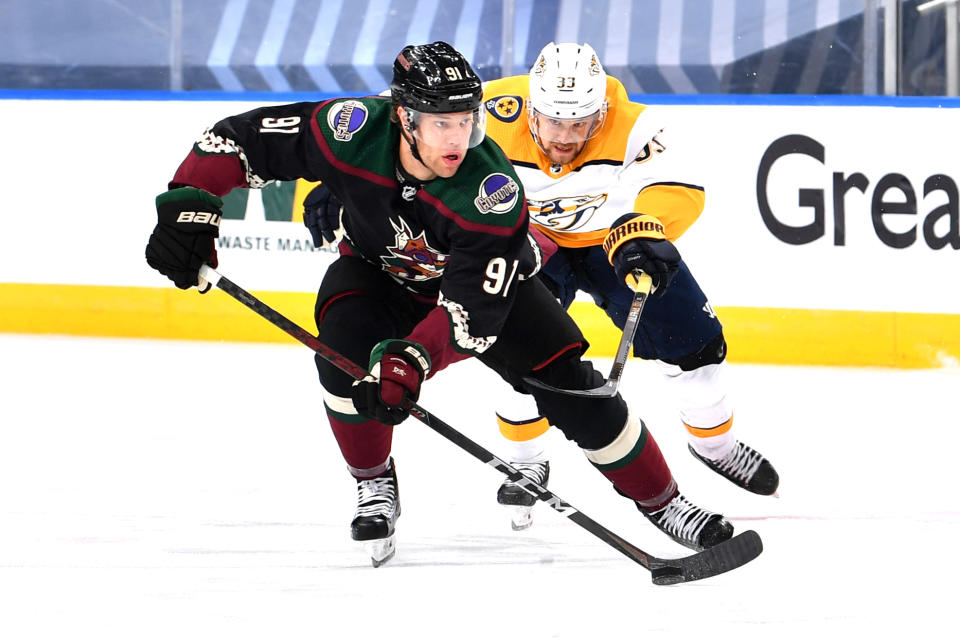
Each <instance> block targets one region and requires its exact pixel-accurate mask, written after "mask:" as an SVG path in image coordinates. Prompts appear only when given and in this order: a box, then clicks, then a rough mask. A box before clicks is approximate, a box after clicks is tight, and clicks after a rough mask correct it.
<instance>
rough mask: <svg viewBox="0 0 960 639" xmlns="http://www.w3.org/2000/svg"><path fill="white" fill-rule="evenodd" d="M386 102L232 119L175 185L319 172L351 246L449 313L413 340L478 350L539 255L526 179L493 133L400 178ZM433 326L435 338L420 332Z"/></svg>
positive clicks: (225, 186)
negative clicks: (447, 166)
mask: <svg viewBox="0 0 960 639" xmlns="http://www.w3.org/2000/svg"><path fill="white" fill-rule="evenodd" d="M390 109H391V105H390V101H389V99H386V98H379V97H368V98H359V99H358V98H342V99H334V100H329V101H326V102H322V103H308V102H302V103H297V104H289V105H283V106H271V107H263V108H259V109H255V110H253V111H250V112H248V113H243V114H240V115H236V116H233V117H229V118H226V119H224V120H222V121H220V122H218V123H217V124H215V125H214V126H213V127H212V128H210V129H208V130H207V131H206V132H204V135H203V137H202V138H201V139H200V140H198V141H197V143H196V144H195V145H194V147H193V150H192V151H191V153H190V155H189V156H188V157H187V159H186V160H184V162H183V164H181V166H180V168H179V169H178V170H177V173H176V175H175V176H174V178H173V181H172V182H171V186H178V185H187V186H194V187H198V188H202V189H205V190H207V191H210V192H211V193H214V194H216V195H224V194H226V193H227V192H229V191H230V190H231V189H232V188H235V187H238V186H240V187H251V188H262V187H263V186H265V185H266V184H268V183H269V182H271V181H274V180H284V181H286V180H295V179H297V178H304V179H307V180H311V181H317V180H322V181H323V182H324V183H326V185H327V186H328V187H329V188H330V190H331V191H332V192H333V193H334V194H335V195H336V196H337V197H338V198H340V200H341V201H342V202H343V206H344V212H343V227H344V231H345V242H346V245H347V249H348V250H349V252H351V253H352V254H354V255H356V256H359V257H362V258H363V259H365V260H366V261H368V262H371V263H373V264H376V265H377V266H378V267H379V268H381V269H382V270H383V271H384V272H386V273H388V274H389V275H390V276H392V277H393V278H395V279H397V280H398V281H400V282H402V283H403V284H404V285H405V286H406V287H407V288H408V289H409V290H410V291H411V292H412V293H415V294H417V295H421V296H426V297H430V298H436V299H437V303H438V305H439V306H440V307H441V308H442V309H444V310H445V319H446V321H443V322H439V321H438V320H437V316H438V314H437V313H436V312H435V313H431V314H430V316H428V318H427V320H424V322H425V323H426V322H428V320H430V321H432V323H429V324H423V325H422V326H420V327H418V329H420V330H414V333H413V334H412V337H411V339H413V337H417V338H419V339H418V340H417V341H421V343H423V342H425V341H426V342H432V343H430V344H427V346H428V349H430V350H431V355H439V353H435V352H433V351H435V350H436V349H437V348H440V347H441V345H440V341H442V342H443V346H447V345H452V346H453V348H454V349H455V350H456V351H458V352H460V353H465V354H473V355H475V354H479V353H482V352H483V351H484V350H486V349H487V348H488V347H489V346H490V345H491V344H492V343H493V342H494V341H495V340H496V337H497V334H498V332H499V331H500V329H501V327H502V325H503V322H504V321H505V319H506V316H507V313H508V312H509V310H510V307H511V304H512V301H513V294H514V292H515V290H516V286H517V281H518V279H524V278H526V277H529V276H530V275H532V274H533V273H534V272H536V270H538V269H539V266H540V263H541V261H542V256H541V253H540V250H539V247H538V246H537V244H536V242H534V241H533V239H532V238H531V237H530V236H529V235H528V233H527V230H528V216H527V206H526V201H525V199H524V194H523V187H522V186H521V184H520V181H519V180H518V179H517V176H516V174H515V173H514V170H513V167H512V166H511V164H510V162H509V160H507V158H506V156H505V155H504V154H503V152H502V151H501V150H500V148H499V147H498V146H497V145H496V144H495V143H493V142H492V141H491V140H489V139H485V140H484V141H483V142H482V143H481V144H480V145H479V146H477V147H475V148H472V149H470V150H469V151H468V152H467V154H466V157H465V158H464V161H463V163H462V164H461V166H460V168H459V170H458V171H457V173H456V175H454V176H453V177H451V178H437V179H434V180H431V181H428V182H425V183H422V184H421V183H417V182H413V181H410V180H405V179H404V178H403V177H402V175H403V174H402V173H401V172H399V171H398V163H399V160H398V148H399V144H400V140H399V135H400V133H399V129H398V128H397V126H396V125H395V124H394V123H392V122H391V121H390ZM437 310H439V309H437ZM431 318H432V319H431ZM428 328H429V330H430V333H431V335H432V339H425V332H426V330H427V329H428ZM440 331H442V332H443V334H440V335H437V333H438V332H440ZM441 359H442V358H441Z"/></svg>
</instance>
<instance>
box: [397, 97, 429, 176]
mask: <svg viewBox="0 0 960 639" xmlns="http://www.w3.org/2000/svg"><path fill="white" fill-rule="evenodd" d="M403 115H404V116H405V117H406V118H407V122H408V123H409V122H410V114H408V113H407V112H406V109H404V113H403ZM407 133H410V138H409V139H408V138H407ZM400 135H402V136H403V140H404V142H406V143H407V144H408V145H409V146H410V153H411V155H413V157H414V159H415V160H416V161H417V162H419V163H420V164H422V165H423V166H424V167H425V168H426V169H429V170H430V171H431V172H432V171H433V169H431V168H430V167H429V166H427V163H426V162H424V161H423V158H421V157H420V150H419V149H418V148H417V140H416V138H415V137H414V135H413V126H412V125H410V124H403V123H401V124H400Z"/></svg>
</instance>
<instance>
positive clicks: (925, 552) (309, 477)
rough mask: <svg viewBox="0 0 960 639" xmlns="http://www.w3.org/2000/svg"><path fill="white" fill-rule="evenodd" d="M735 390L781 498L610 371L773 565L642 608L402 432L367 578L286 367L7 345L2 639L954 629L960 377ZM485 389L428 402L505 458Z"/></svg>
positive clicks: (332, 463)
mask: <svg viewBox="0 0 960 639" xmlns="http://www.w3.org/2000/svg"><path fill="white" fill-rule="evenodd" d="M598 366H599V367H600V368H601V370H603V371H606V370H608V366H609V362H598ZM730 373H731V377H730V381H731V386H732V388H733V389H734V392H735V405H736V407H737V408H736V424H737V429H738V432H739V435H740V436H741V438H743V439H744V440H745V441H748V442H749V443H750V444H752V445H754V446H755V447H756V448H758V449H759V450H761V451H763V452H764V453H765V454H767V455H768V456H769V457H770V458H771V459H772V460H773V461H774V462H775V464H776V466H777V468H778V470H779V471H780V475H781V480H782V481H781V487H780V495H781V498H780V499H772V498H763V497H758V496H755V495H750V494H748V493H745V492H743V491H740V490H739V489H737V488H735V487H733V486H732V485H729V484H727V483H726V482H724V481H723V480H721V479H720V478H718V477H716V476H715V475H713V474H711V473H710V472H709V471H708V470H707V469H706V468H705V467H703V466H701V465H700V464H699V462H697V461H696V460H694V459H693V458H692V457H690V455H689V454H688V453H687V452H686V450H685V436H684V433H683V432H682V430H681V427H680V425H679V423H678V421H677V419H676V417H675V415H674V413H673V411H672V410H671V408H670V404H669V400H668V397H667V396H666V395H665V390H664V385H663V383H662V382H661V381H660V378H659V377H658V376H657V373H656V371H655V370H654V369H653V367H651V366H647V365H645V364H644V363H642V362H638V361H631V362H630V364H629V365H628V367H627V374H626V377H625V380H624V385H623V388H624V389H625V390H626V397H627V399H628V401H629V402H630V404H631V406H633V407H634V410H635V411H636V412H638V413H639V414H640V415H641V416H642V417H643V418H644V420H645V421H647V423H648V425H649V426H650V428H651V431H652V432H653V434H654V435H655V436H656V438H657V440H658V441H659V443H660V445H661V448H663V450H664V452H665V454H666V456H667V459H668V460H669V461H670V463H671V467H672V468H673V471H674V474H675V476H676V477H677V479H678V481H679V483H680V486H681V489H682V490H683V492H684V493H685V494H686V495H687V496H688V497H690V498H691V499H692V500H693V501H695V502H696V503H698V504H702V505H704V506H706V507H708V508H711V509H713V510H717V511H721V512H724V513H725V514H727V515H728V516H729V517H730V518H731V519H732V520H733V522H734V524H735V525H736V527H737V528H738V529H740V530H743V529H747V528H754V529H755V530H757V531H758V532H759V533H760V535H761V536H762V537H763V540H764V544H765V550H764V552H763V554H762V555H761V556H760V557H759V558H758V559H757V560H756V561H754V562H753V563H751V564H748V565H747V566H745V567H743V568H741V569H739V570H737V571H735V572H732V573H729V574H727V575H722V576H720V577H716V578H714V579H710V580H705V581H701V582H696V583H690V584H683V585H679V586H673V587H658V586H654V585H653V584H652V583H651V582H650V579H649V575H648V573H647V572H646V570H644V569H643V568H642V567H640V566H639V565H636V564H633V563H632V562H631V561H629V560H627V559H625V558H624V557H622V556H621V555H619V554H618V553H616V552H615V551H614V550H612V549H611V548H609V547H608V546H606V545H605V544H603V543H602V542H600V541H599V540H598V539H596V538H595V537H593V536H592V535H591V534H589V533H587V532H586V531H584V530H583V529H581V528H580V527H579V526H577V525H576V524H574V523H573V522H571V521H569V520H567V519H565V518H563V517H561V516H559V515H557V514H556V513H554V512H552V511H551V510H549V509H547V508H545V507H544V506H542V505H541V506H538V508H537V510H536V512H535V523H534V526H533V527H532V528H531V529H529V530H527V531H524V532H520V533H514V532H512V531H511V530H510V525H509V520H508V517H507V514H506V512H505V509H502V507H500V506H497V504H496V503H495V501H494V495H495V492H496V488H497V486H498V485H499V483H500V475H499V474H498V473H497V472H496V471H494V470H493V469H491V468H490V467H488V466H485V465H483V464H481V463H480V462H478V461H476V460H475V459H474V458H472V457H470V456H469V455H467V454H466V453H465V452H463V451H461V450H460V449H459V448H457V447H456V446H454V445H453V444H452V443H450V442H448V441H447V440H446V439H444V438H442V437H440V436H439V435H437V434H436V433H434V432H433V431H431V430H429V429H428V428H426V427H425V426H423V425H421V424H420V423H418V422H416V421H415V420H412V419H411V420H408V421H407V422H405V423H404V424H402V425H400V426H398V427H397V429H396V433H395V439H394V455H395V457H396V460H397V467H398V471H399V476H400V489H401V498H402V503H403V515H402V517H401V518H400V522H399V527H398V537H399V539H398V551H397V556H396V557H395V559H394V560H393V561H392V562H391V563H390V564H388V565H387V566H384V567H382V568H378V569H374V568H372V567H371V566H370V565H369V559H368V558H367V557H366V556H364V554H363V553H362V551H361V550H360V548H359V547H358V546H357V545H356V544H355V543H354V542H351V541H350V539H349V535H348V523H349V520H350V518H351V517H352V514H353V507H354V498H355V487H354V486H355V484H354V482H353V480H352V479H351V478H350V477H349V475H348V474H347V472H346V470H345V468H344V464H343V461H342V458H341V457H340V454H339V450H338V449H337V446H336V443H335V441H334V439H333V436H332V434H331V433H330V430H329V427H328V425H327V424H326V421H325V418H324V415H323V410H322V405H321V399H320V393H319V384H318V382H317V381H316V373H315V369H314V365H313V361H312V354H311V353H310V351H309V350H307V349H306V348H304V347H302V346H299V345H290V346H254V345H237V344H208V343H184V342H159V341H154V342H151V341H132V340H101V339H79V338H56V337H24V336H13V335H6V336H3V335H0V637H4V638H5V639H13V638H21V637H23V638H26V637H58V638H62V637H98V638H103V637H124V638H131V637H136V638H138V639H140V638H144V637H164V638H172V637H177V638H184V637H187V638H191V637H204V638H210V637H229V638H230V639H239V638H244V637H283V638H295V637H371V638H377V637H383V636H390V637H417V638H427V637H431V638H432V637H444V638H448V637H511V638H513V637H523V638H524V639H527V638H529V639H540V638H548V637H576V638H587V637H604V636H630V637H673V638H676V637H695V638H701V637H704V638H705V637H709V638H710V639H716V638H719V637H736V638H738V639H741V638H746V637H758V638H762V639H770V638H771V637H777V638H780V637H804V638H809V637H811V636H813V637H817V636H819V637H832V636H841V633H855V634H853V635H851V636H867V634H866V633H867V632H872V633H876V634H875V635H874V636H893V635H896V634H902V633H905V632H909V633H910V636H948V635H950V634H952V633H953V632H955V628H954V629H953V630H951V629H950V628H951V627H953V626H954V621H953V620H954V616H955V615H954V614H953V609H952V606H953V602H954V600H955V597H956V585H955V584H956V581H957V575H958V573H960V562H958V559H957V555H956V550H955V544H956V540H957V539H958V537H960V498H958V496H957V494H958V485H960V482H958V475H960V472H958V470H957V465H958V463H957V459H958V452H960V417H958V414H960V410H958V408H960V399H958V398H960V372H958V371H956V370H936V371H890V370H879V369H830V368H787V367H765V366H744V365H734V366H731V369H730ZM490 383H498V382H496V380H494V378H493V377H492V376H491V374H490V373H488V372H487V371H486V370H485V369H483V368H482V366H480V365H478V364H477V363H475V362H465V363H462V364H458V365H456V366H455V367H453V368H452V369H450V370H448V371H445V372H443V373H441V374H440V375H439V376H438V377H437V378H436V379H434V380H432V381H430V382H428V385H427V387H426V388H425V390H424V393H423V396H422V397H421V404H422V405H423V406H424V407H426V408H427V409H428V410H430V411H432V412H434V413H435V414H436V415H437V416H439V417H440V418H442V419H444V420H446V421H447V422H449V423H450V424H451V425H452V426H454V427H455V428H457V429H458V430H460V431H461V432H463V433H464V434H466V435H467V436H468V437H470V438H472V439H474V440H475V441H477V442H479V443H481V444H483V445H485V446H488V447H489V448H490V449H491V450H493V451H494V452H495V453H500V454H502V449H503V447H502V445H501V444H500V442H499V441H498V436H497V435H496V429H495V426H494V423H493V418H492V413H491V411H492V409H491V407H490V406H489V405H487V404H486V403H485V401H484V397H483V392H484V388H486V387H488V385H489V384H490ZM551 437H552V438H553V439H552V445H551V453H552V459H553V466H552V479H551V485H550V487H551V489H552V490H554V491H555V492H556V493H557V494H558V495H559V496H561V497H562V498H564V499H566V500H567V501H569V502H570V503H572V504H573V505H574V506H575V507H577V508H578V509H580V510H581V511H583V512H584V513H586V514H587V515H589V516H591V517H593V518H594V519H596V520H597V521H599V522H600V523H602V524H603V525H605V526H607V527H608V528H610V529H611V530H613V531H614V532H617V533H619V534H620V535H622V536H624V537H625V538H627V539H629V540H630V541H632V542H633V543H635V544H636V545H638V546H640V547H641V548H643V549H645V550H647V551H649V552H651V553H653V554H657V555H660V556H665V557H673V556H680V555H682V554H686V551H685V550H684V549H683V548H680V547H679V546H676V545H675V544H673V543H672V542H670V541H669V540H668V539H667V538H666V537H665V536H663V535H662V534H661V533H659V532H658V531H656V530H655V529H654V528H653V527H652V526H650V525H649V524H648V523H647V522H646V521H645V520H644V519H643V518H642V517H641V516H640V515H639V514H638V513H637V512H636V511H635V510H634V509H633V508H632V506H631V505H630V504H628V503H627V502H626V500H624V499H622V498H620V497H618V496H617V495H616V494H615V493H614V492H613V491H612V490H611V489H610V488H609V485H608V483H607V482H606V480H605V479H603V477H602V476H600V475H599V474H598V473H597V472H596V471H594V470H593V469H592V468H591V467H590V466H589V464H588V463H587V462H586V460H585V459H584V458H583V456H582V454H581V453H580V452H579V451H578V450H577V449H576V448H575V447H574V446H573V444H571V443H570V442H567V441H566V440H564V439H563V437H562V435H560V433H551Z"/></svg>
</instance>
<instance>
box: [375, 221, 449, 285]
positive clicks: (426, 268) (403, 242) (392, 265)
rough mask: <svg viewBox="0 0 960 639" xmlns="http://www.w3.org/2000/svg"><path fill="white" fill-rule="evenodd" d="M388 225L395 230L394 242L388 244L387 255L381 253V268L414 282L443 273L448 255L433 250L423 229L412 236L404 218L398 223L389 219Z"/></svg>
mask: <svg viewBox="0 0 960 639" xmlns="http://www.w3.org/2000/svg"><path fill="white" fill-rule="evenodd" d="M390 226H392V227H393V230H394V231H396V236H395V239H396V243H395V244H394V245H393V246H388V247H387V250H388V251H389V252H390V254H389V255H381V256H380V259H381V260H382V261H383V270H385V271H386V272H387V273H390V274H391V275H394V276H396V277H400V278H403V279H405V280H412V281H414V282H422V281H424V280H429V279H433V278H435V277H440V276H441V275H443V269H444V267H446V265H447V259H449V256H448V255H444V254H443V253H441V252H440V251H437V250H435V249H434V248H433V247H431V246H430V244H429V243H427V239H426V237H424V233H425V231H420V234H419V235H417V236H416V237H414V235H413V231H412V230H410V227H409V226H407V222H406V220H403V219H401V220H400V221H399V224H398V223H396V222H394V221H393V220H390Z"/></svg>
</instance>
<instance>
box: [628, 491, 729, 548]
mask: <svg viewBox="0 0 960 639" xmlns="http://www.w3.org/2000/svg"><path fill="white" fill-rule="evenodd" d="M637 508H639V509H640V512H642V513H643V516H644V517H646V518H647V519H649V520H650V521H651V522H652V523H653V525H654V526H656V527H657V528H659V529H660V530H662V531H663V532H665V533H666V534H667V535H669V536H670V538H671V539H673V540H674V541H676V542H677V543H679V544H682V545H684V546H686V547H687V548H690V549H691V550H696V551H698V552H699V551H701V550H705V549H707V548H710V547H712V546H716V545H717V544H719V543H720V542H721V541H726V540H728V539H730V538H731V537H733V524H731V523H730V522H729V521H727V520H726V519H725V518H724V517H723V515H718V514H717V513H713V512H710V511H709V510H706V509H704V508H700V507H699V506H694V505H693V504H692V503H690V502H689V501H688V500H687V498H686V497H684V496H683V495H681V494H679V493H677V496H676V497H674V498H673V499H671V500H670V503H668V504H667V505H666V506H664V507H663V508H661V509H660V510H657V511H655V512H648V511H646V510H644V509H642V508H640V507H639V505H638V506H637Z"/></svg>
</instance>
